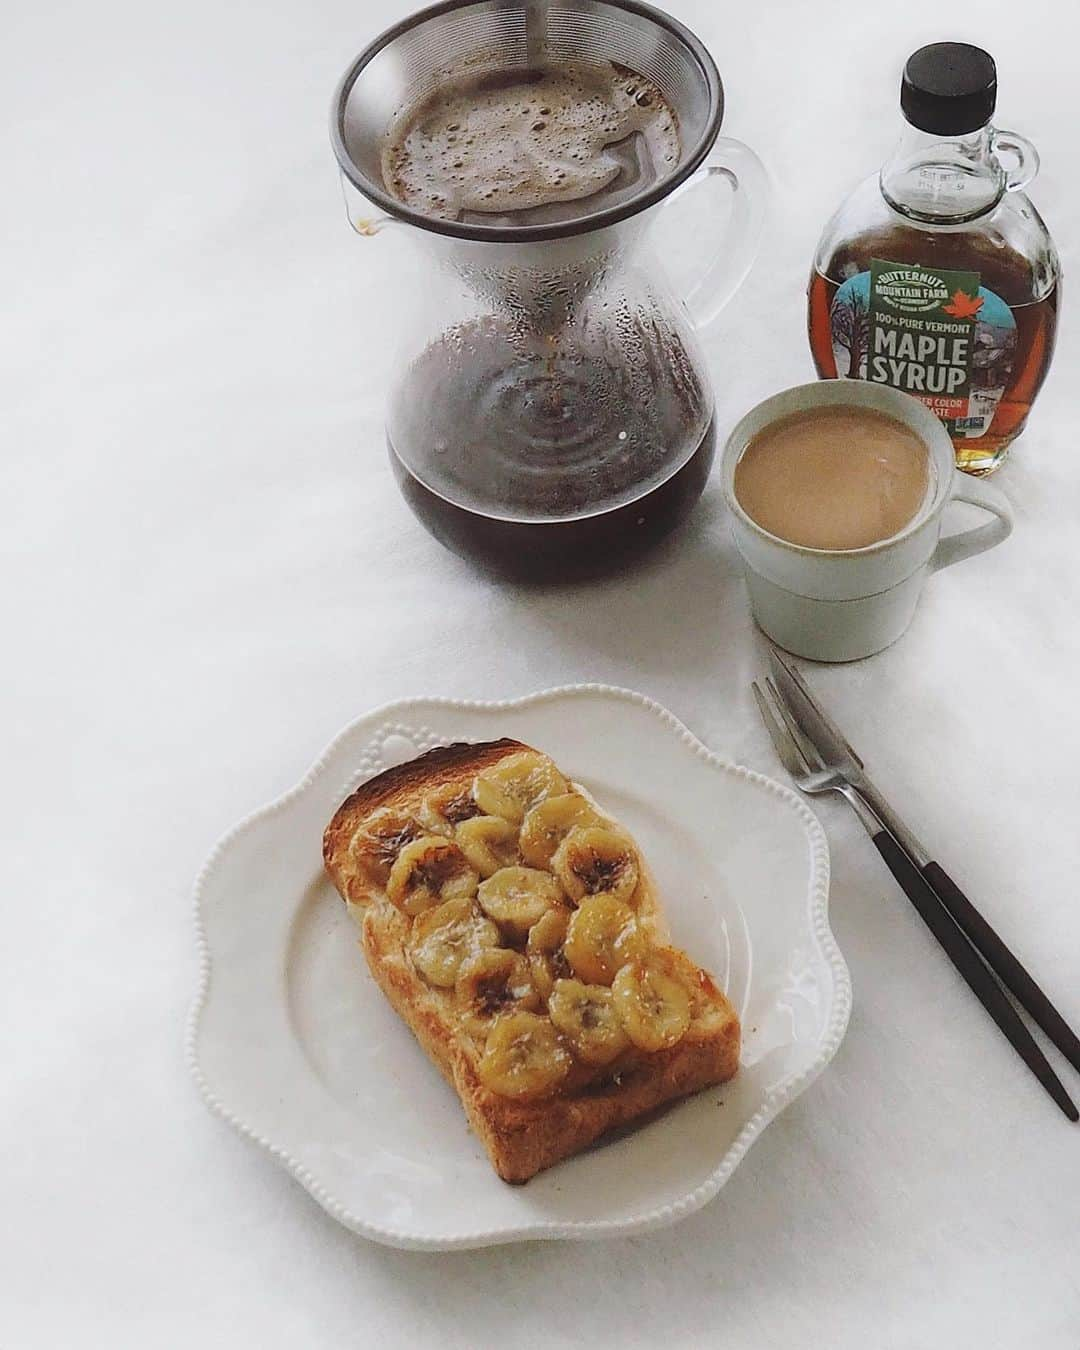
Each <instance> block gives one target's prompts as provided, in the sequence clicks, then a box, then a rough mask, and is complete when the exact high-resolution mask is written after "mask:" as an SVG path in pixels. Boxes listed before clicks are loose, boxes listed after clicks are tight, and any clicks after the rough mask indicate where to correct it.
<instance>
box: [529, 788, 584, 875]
mask: <svg viewBox="0 0 1080 1350" xmlns="http://www.w3.org/2000/svg"><path fill="white" fill-rule="evenodd" d="M599 824H600V817H599V816H598V815H597V814H596V812H595V811H594V810H593V808H592V807H591V806H590V805H589V803H588V802H587V801H586V800H585V798H584V797H583V796H581V794H580V793H578V792H562V793H560V794H559V796H557V797H548V798H547V800H546V801H542V802H540V803H538V804H537V805H536V806H534V807H533V808H532V810H531V811H529V812H528V813H527V814H526V816H525V821H524V824H523V825H522V827H521V856H522V857H523V858H524V859H525V861H526V862H527V863H528V864H529V866H530V867H550V866H551V859H552V857H553V856H554V853H555V850H556V849H557V848H558V847H559V845H560V844H561V843H562V841H563V840H564V839H565V838H566V836H567V835H568V834H569V833H570V831H571V830H573V829H577V828H579V827H581V826H585V825H599Z"/></svg>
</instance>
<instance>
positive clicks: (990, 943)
mask: <svg viewBox="0 0 1080 1350" xmlns="http://www.w3.org/2000/svg"><path fill="white" fill-rule="evenodd" d="M922 874H923V876H924V877H925V878H926V880H927V881H928V882H929V883H930V886H931V888H932V889H933V890H934V892H935V893H936V894H937V896H938V898H939V899H940V900H941V903H942V904H943V905H944V906H945V908H946V909H947V910H948V911H949V913H950V914H951V915H952V916H953V918H954V919H955V920H956V922H957V923H958V924H959V925H960V927H961V928H962V929H963V930H964V932H965V933H966V934H967V936H968V938H969V939H970V941H971V942H972V944H973V945H974V946H975V947H977V948H978V949H979V952H980V954H981V955H982V957H983V960H984V961H985V962H986V964H987V965H988V966H989V967H990V969H991V970H992V971H993V972H994V974H995V975H997V977H998V979H999V980H1000V981H1001V982H1002V984H1003V985H1004V986H1005V988H1006V989H1008V990H1009V991H1010V992H1011V993H1012V994H1013V995H1014V996H1015V998H1016V1000H1017V1002H1018V1003H1019V1004H1020V1006H1021V1007H1022V1008H1024V1009H1025V1010H1026V1011H1027V1012H1028V1013H1030V1014H1031V1019H1032V1021H1033V1022H1034V1023H1035V1024H1036V1026H1039V1027H1041V1028H1042V1029H1043V1031H1045V1032H1046V1034H1047V1036H1049V1038H1050V1040H1051V1041H1052V1043H1053V1044H1054V1045H1056V1046H1057V1048H1058V1049H1059V1050H1060V1051H1061V1053H1062V1054H1063V1055H1064V1056H1065V1058H1066V1059H1067V1060H1068V1061H1069V1063H1070V1064H1071V1065H1072V1066H1073V1068H1074V1069H1080V1037H1077V1035H1076V1033H1075V1032H1074V1031H1073V1029H1072V1027H1070V1026H1069V1024H1068V1022H1066V1021H1065V1019H1064V1017H1062V1015H1061V1014H1060V1013H1059V1012H1058V1010H1057V1009H1056V1008H1055V1007H1054V1005H1053V1004H1052V1003H1051V1002H1050V1000H1049V999H1048V998H1047V997H1046V995H1045V994H1044V993H1043V991H1042V990H1041V989H1040V988H1039V986H1038V985H1037V984H1036V983H1035V981H1034V980H1033V979H1032V977H1031V976H1030V975H1029V974H1028V972H1027V971H1026V970H1025V969H1024V967H1023V966H1022V965H1021V964H1020V962H1019V961H1018V960H1017V959H1016V957H1015V956H1014V955H1013V954H1012V952H1011V951H1009V949H1008V947H1006V945H1005V944H1004V942H1002V940H1001V938H999V937H998V935H997V933H995V932H994V930H993V928H991V926H990V925H989V924H988V923H987V922H986V920H985V919H984V918H983V916H982V915H981V914H980V913H979V911H978V910H977V909H976V908H975V906H974V905H973V904H972V903H971V901H970V900H969V899H968V898H967V896H966V895H965V894H964V892H963V891H962V890H961V889H960V887H959V886H958V885H957V884H956V882H955V881H953V879H952V877H950V876H949V874H948V873H947V872H946V871H945V869H944V868H943V867H942V866H941V865H940V864H939V863H936V862H928V863H927V864H926V866H925V867H924V868H923V869H922Z"/></svg>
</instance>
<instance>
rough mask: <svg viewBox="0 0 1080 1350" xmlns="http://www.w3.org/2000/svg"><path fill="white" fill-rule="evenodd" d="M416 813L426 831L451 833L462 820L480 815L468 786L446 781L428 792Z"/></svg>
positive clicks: (430, 832) (429, 832)
mask: <svg viewBox="0 0 1080 1350" xmlns="http://www.w3.org/2000/svg"><path fill="white" fill-rule="evenodd" d="M416 815H417V819H418V820H419V821H420V823H421V824H422V825H423V826H424V829H425V832H426V833H428V834H445V835H453V833H454V831H455V829H456V828H457V826H458V825H460V824H461V822H462V821H463V820H469V819H470V818H471V817H472V816H478V815H480V808H479V807H478V806H477V804H476V802H475V800H474V799H473V795H472V793H471V792H470V791H469V789H468V788H463V787H462V786H461V785H460V784H459V783H448V784H446V785H445V786H444V787H441V788H436V790H435V791H434V792H432V793H429V794H428V796H427V797H425V798H424V801H423V803H422V804H421V806H420V809H419V810H418V811H417V813H416Z"/></svg>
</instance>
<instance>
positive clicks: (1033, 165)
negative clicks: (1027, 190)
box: [990, 130, 1039, 192]
mask: <svg viewBox="0 0 1080 1350" xmlns="http://www.w3.org/2000/svg"><path fill="white" fill-rule="evenodd" d="M990 144H991V147H992V149H993V152H994V158H995V159H997V160H998V161H999V162H1000V163H1001V170H1002V173H1003V174H1004V175H1005V190H1006V192H1018V191H1019V190H1020V188H1022V187H1027V185H1028V183H1030V182H1031V180H1032V179H1033V178H1034V177H1035V175H1036V174H1037V173H1038V172H1039V152H1038V151H1037V150H1036V149H1035V147H1034V146H1033V145H1032V144H1031V142H1030V141H1029V140H1027V139H1026V138H1025V137H1023V136H1020V135H1017V133H1016V132H1015V131H996V130H995V131H993V132H992V133H991V140H990ZM1010 160H1012V161H1013V162H1012V163H1009V161H1010Z"/></svg>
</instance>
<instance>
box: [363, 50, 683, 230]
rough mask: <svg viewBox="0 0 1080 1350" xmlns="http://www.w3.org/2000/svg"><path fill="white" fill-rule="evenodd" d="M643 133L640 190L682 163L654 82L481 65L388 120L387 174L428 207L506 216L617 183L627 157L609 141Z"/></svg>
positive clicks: (621, 74)
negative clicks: (476, 71)
mask: <svg viewBox="0 0 1080 1350" xmlns="http://www.w3.org/2000/svg"><path fill="white" fill-rule="evenodd" d="M639 139H640V141H641V142H642V143H643V144H642V149H643V150H644V154H642V153H641V152H640V150H639V151H638V152H637V153H636V154H635V155H634V156H632V157H631V160H630V163H631V164H632V165H633V170H632V172H633V175H634V177H635V179H636V183H635V186H636V188H637V190H638V191H641V190H644V189H645V188H646V187H648V186H649V184H650V183H651V182H654V181H656V180H657V179H659V178H661V177H662V176H663V175H665V174H667V173H669V172H670V171H671V170H672V169H674V168H675V166H676V165H677V164H678V161H679V154H680V146H679V133H678V128H677V124H676V118H675V114H674V112H673V111H672V108H671V106H670V104H669V103H668V102H667V101H666V100H665V98H664V97H663V95H662V94H661V93H660V91H659V89H658V88H657V87H656V85H654V84H653V83H652V82H651V81H650V80H647V79H645V78H644V77H643V76H640V75H636V74H634V73H633V72H632V71H629V70H627V69H626V68H625V67H620V66H616V65H614V64H611V63H606V64H603V65H585V64H582V63H575V64H570V63H565V64H561V65H558V66H553V67H549V68H546V69H544V70H542V71H520V70H514V71H510V70H502V71H495V72H488V73H485V74H481V75H470V76H464V77H457V78H453V79H448V80H447V81H446V82H444V83H442V84H440V85H439V86H438V88H437V89H436V90H435V91H434V92H433V93H432V94H430V95H429V96H428V97H427V98H426V99H425V100H424V101H423V102H421V103H420V104H418V105H416V106H414V107H412V108H410V109H406V110H404V111H403V112H402V113H399V114H398V116H397V117H395V119H394V123H393V124H392V126H391V128H390V131H389V132H388V135H387V139H386V143H385V146H384V149H383V156H382V170H383V179H384V182H385V183H386V186H387V189H388V190H389V191H390V192H391V193H393V195H394V196H395V197H397V198H398V199H399V200H400V201H402V202H404V203H405V204H406V205H408V206H411V207H413V208H414V209H416V210H418V211H423V212H425V213H426V214H427V215H432V216H438V217H441V218H443V219H447V220H456V219H460V218H461V217H462V216H464V215H466V214H468V213H472V212H476V213H481V214H491V215H506V214H514V213H517V212H521V211H529V210H533V209H534V208H537V207H543V206H549V205H552V204H555V203H559V202H574V201H580V200H583V199H585V198H589V197H592V196H594V195H595V194H596V193H600V192H603V191H604V190H605V189H608V188H614V187H617V186H620V184H619V183H617V180H619V179H620V175H622V176H623V178H625V177H626V176H627V174H628V172H629V171H628V168H627V164H628V160H627V156H626V154H625V153H623V154H619V153H617V152H615V150H614V148H615V147H621V146H623V145H624V144H626V143H629V142H631V140H635V141H636V140H639ZM589 209H596V207H595V205H594V204H592V203H590V208H589Z"/></svg>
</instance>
